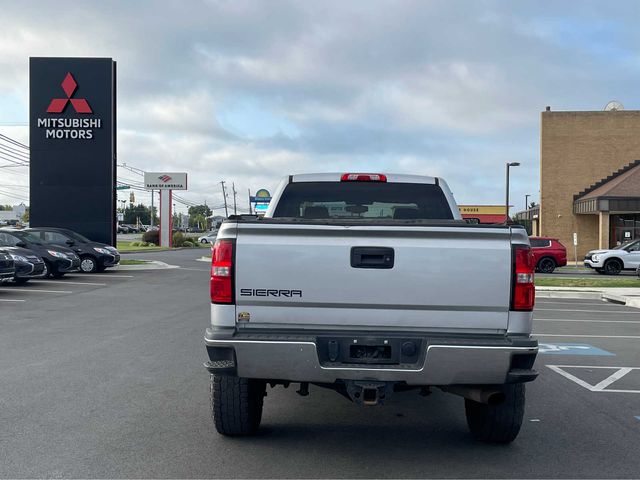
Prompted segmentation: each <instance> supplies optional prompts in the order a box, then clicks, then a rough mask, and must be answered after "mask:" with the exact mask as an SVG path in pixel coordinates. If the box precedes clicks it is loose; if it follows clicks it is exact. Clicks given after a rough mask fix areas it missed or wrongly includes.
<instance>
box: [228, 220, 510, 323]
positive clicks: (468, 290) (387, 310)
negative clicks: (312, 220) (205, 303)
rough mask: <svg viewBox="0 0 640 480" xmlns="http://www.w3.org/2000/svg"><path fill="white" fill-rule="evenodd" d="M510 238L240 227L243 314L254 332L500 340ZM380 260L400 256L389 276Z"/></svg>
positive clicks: (418, 229)
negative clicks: (434, 334) (399, 332)
mask: <svg viewBox="0 0 640 480" xmlns="http://www.w3.org/2000/svg"><path fill="white" fill-rule="evenodd" d="M510 235H511V233H510V229H509V228H508V227H504V228H479V227H468V226H447V227H443V226H397V227H395V226H393V227H389V226H385V227H375V226H338V225H297V224H277V223H274V224H268V223H265V224H259V223H247V224H243V223H238V224H237V237H236V263H235V266H236V277H235V282H236V284H235V289H236V306H237V307H236V308H237V315H238V317H240V318H242V319H243V323H244V325H243V327H247V328H250V327H259V328H268V327H273V328H287V327H288V326H295V328H296V329H299V328H313V329H323V328H326V329H332V330H337V329H343V330H350V329H357V330H362V329H363V328H367V329H371V330H385V329H389V328H393V329H397V328H398V327H401V328H404V329H407V330H410V329H421V330H430V331H442V332H486V333H498V332H502V331H505V330H506V329H507V324H508V316H509V302H510V291H511V287H510V281H511V240H510ZM374 247H375V248H382V249H385V250H378V251H376V250H371V248H374ZM354 248H355V250H353V249H354ZM363 252H364V255H365V256H364V257H362V255H360V256H358V255H359V254H360V253H363ZM378 252H383V254H384V255H383V257H385V258H386V260H383V263H384V262H385V261H387V260H389V259H388V258H387V257H386V256H385V255H386V253H385V252H391V253H392V255H393V260H392V261H393V266H392V267H391V268H389V266H390V265H389V262H388V261H387V262H386V264H385V265H376V263H377V262H378V261H379V260H380V259H379V258H377V257H376V255H377V254H378ZM368 253H371V254H372V256H370V258H368V257H367V255H368ZM354 255H355V256H356V257H358V258H357V259H356V261H355V264H354V259H353V257H354ZM360 257H362V258H360ZM362 259H363V263H359V260H362ZM368 260H372V263H373V264H374V265H373V266H372V265H371V264H370V263H369V264H367V262H368ZM352 265H355V266H352ZM363 267H364V268H363ZM247 314H248V315H247ZM246 319H248V321H246Z"/></svg>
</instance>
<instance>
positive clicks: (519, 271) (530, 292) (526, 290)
mask: <svg viewBox="0 0 640 480" xmlns="http://www.w3.org/2000/svg"><path fill="white" fill-rule="evenodd" d="M535 267H536V266H535V263H534V261H533V255H532V254H531V249H530V248H529V247H526V246H517V247H514V248H513V289H512V294H511V310H521V311H530V310H533V305H534V303H535V299H536V287H535V285H534V283H533V272H534V271H535Z"/></svg>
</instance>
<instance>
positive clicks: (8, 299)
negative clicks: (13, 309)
mask: <svg viewBox="0 0 640 480" xmlns="http://www.w3.org/2000/svg"><path fill="white" fill-rule="evenodd" d="M0 302H26V300H15V299H13V298H0Z"/></svg>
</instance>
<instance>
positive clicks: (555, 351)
mask: <svg viewBox="0 0 640 480" xmlns="http://www.w3.org/2000/svg"><path fill="white" fill-rule="evenodd" d="M538 352H539V353H542V354H545V355H593V356H600V357H614V356H615V355H616V354H615V353H611V352H607V351H606V350H602V349H601V348H597V347H594V346H593V345H588V344H586V343H539V344H538Z"/></svg>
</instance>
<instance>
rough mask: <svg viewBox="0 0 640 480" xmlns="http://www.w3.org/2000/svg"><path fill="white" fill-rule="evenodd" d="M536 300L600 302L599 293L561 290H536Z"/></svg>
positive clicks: (600, 294) (600, 296)
mask: <svg viewBox="0 0 640 480" xmlns="http://www.w3.org/2000/svg"><path fill="white" fill-rule="evenodd" d="M536 297H537V298H573V299H575V300H602V298H603V294H602V293H601V292H576V291H562V290H537V289H536Z"/></svg>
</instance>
